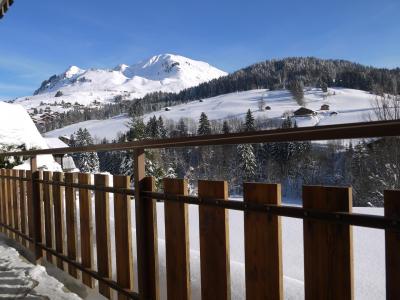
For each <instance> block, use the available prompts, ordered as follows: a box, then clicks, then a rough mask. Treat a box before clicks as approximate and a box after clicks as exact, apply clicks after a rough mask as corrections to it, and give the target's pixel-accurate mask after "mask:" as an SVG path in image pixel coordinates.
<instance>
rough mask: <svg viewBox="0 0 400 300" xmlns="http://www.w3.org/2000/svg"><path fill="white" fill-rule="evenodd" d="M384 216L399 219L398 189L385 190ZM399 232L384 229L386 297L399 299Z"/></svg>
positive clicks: (399, 195) (399, 192) (399, 202)
mask: <svg viewBox="0 0 400 300" xmlns="http://www.w3.org/2000/svg"><path fill="white" fill-rule="evenodd" d="M384 197H385V198H384V199H385V202H384V207H385V217H388V218H396V219H400V191H399V190H397V191H385V196H384ZM399 249H400V233H399V232H396V231H393V230H389V229H387V230H385V251H386V253H385V254H386V299H388V300H392V299H393V300H395V299H400V284H399V278H400V251H399Z"/></svg>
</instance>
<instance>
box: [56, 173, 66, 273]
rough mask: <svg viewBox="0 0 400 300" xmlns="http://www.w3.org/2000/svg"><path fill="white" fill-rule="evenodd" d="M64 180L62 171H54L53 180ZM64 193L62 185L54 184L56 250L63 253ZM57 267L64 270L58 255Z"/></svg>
mask: <svg viewBox="0 0 400 300" xmlns="http://www.w3.org/2000/svg"><path fill="white" fill-rule="evenodd" d="M63 180H64V175H63V173H61V172H54V173H53V181H54V182H62V181H63ZM63 199H64V198H63V193H62V190H61V186H59V185H56V184H55V185H53V205H54V231H55V242H56V251H57V252H58V253H61V254H65V252H64V239H65V230H64V217H65V215H64V201H63ZM57 267H58V268H59V269H61V270H64V262H63V260H62V259H60V258H58V257H57Z"/></svg>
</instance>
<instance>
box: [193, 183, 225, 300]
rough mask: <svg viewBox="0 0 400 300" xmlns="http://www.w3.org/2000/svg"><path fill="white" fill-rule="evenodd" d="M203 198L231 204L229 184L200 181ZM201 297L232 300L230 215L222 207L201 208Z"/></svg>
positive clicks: (200, 195) (199, 187) (200, 191)
mask: <svg viewBox="0 0 400 300" xmlns="http://www.w3.org/2000/svg"><path fill="white" fill-rule="evenodd" d="M198 189H199V197H201V198H202V197H204V198H217V199H225V201H228V184H227V182H226V181H207V180H200V181H199V183H198ZM199 228H200V267H201V297H202V299H204V300H208V299H221V300H224V299H230V297H231V295H230V294H231V288H230V256H229V223H228V212H227V210H226V209H224V208H219V207H208V206H202V205H200V207H199Z"/></svg>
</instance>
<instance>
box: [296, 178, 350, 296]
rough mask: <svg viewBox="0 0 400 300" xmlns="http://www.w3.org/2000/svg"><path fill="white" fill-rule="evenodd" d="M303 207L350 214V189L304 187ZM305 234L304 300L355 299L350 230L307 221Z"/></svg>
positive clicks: (340, 226) (331, 224)
mask: <svg viewBox="0 0 400 300" xmlns="http://www.w3.org/2000/svg"><path fill="white" fill-rule="evenodd" d="M303 207H304V208H307V209H316V210H321V211H331V212H351V207H352V195H351V188H339V187H322V186H304V187H303ZM303 232H304V287H305V299H306V300H308V299H343V300H346V299H353V250H352V229H351V227H350V226H349V225H342V224H334V223H328V222H323V221H314V220H305V221H304V222H303Z"/></svg>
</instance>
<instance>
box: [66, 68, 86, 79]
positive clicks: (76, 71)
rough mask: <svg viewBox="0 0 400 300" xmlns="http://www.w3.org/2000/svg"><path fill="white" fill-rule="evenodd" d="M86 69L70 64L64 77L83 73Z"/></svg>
mask: <svg viewBox="0 0 400 300" xmlns="http://www.w3.org/2000/svg"><path fill="white" fill-rule="evenodd" d="M83 72H84V70H82V69H80V68H79V67H77V66H70V67H69V68H68V69H67V70H66V71H65V72H64V77H65V78H72V77H74V76H75V75H77V74H81V73H83Z"/></svg>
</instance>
